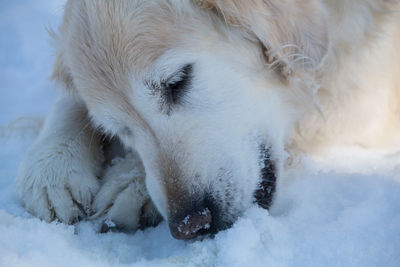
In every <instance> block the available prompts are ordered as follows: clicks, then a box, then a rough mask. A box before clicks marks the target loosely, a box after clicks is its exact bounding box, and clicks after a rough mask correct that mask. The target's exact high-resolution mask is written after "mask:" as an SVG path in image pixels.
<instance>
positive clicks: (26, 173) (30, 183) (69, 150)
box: [16, 139, 101, 224]
mask: <svg viewBox="0 0 400 267" xmlns="http://www.w3.org/2000/svg"><path fill="white" fill-rule="evenodd" d="M100 157H101V156H100V155H99V158H100ZM99 161H100V159H94V158H93V156H92V155H90V154H89V153H88V150H87V149H86V148H84V147H83V146H79V145H78V144H77V143H76V142H74V140H72V139H70V140H65V141H64V142H52V140H41V141H40V142H37V143H36V144H34V146H33V147H32V148H31V149H30V151H29V152H28V154H27V155H26V156H25V158H24V160H23V162H22V164H21V166H20V169H19V173H18V177H17V180H16V186H17V190H18V193H19V195H20V199H21V201H22V203H23V205H24V206H25V208H26V209H27V210H28V211H29V212H30V213H32V214H33V215H35V216H37V217H39V218H40V219H42V220H45V221H48V222H49V221H52V220H54V219H58V220H60V221H61V222H64V223H68V224H71V223H74V222H76V221H78V220H79V219H81V218H82V217H85V216H86V215H87V214H88V213H89V212H90V206H91V203H92V200H93V197H94V196H95V194H96V193H97V191H98V190H99V188H100V184H99V180H98V178H97V176H96V173H97V172H98V170H97V168H98V166H97V165H98V162H99Z"/></svg>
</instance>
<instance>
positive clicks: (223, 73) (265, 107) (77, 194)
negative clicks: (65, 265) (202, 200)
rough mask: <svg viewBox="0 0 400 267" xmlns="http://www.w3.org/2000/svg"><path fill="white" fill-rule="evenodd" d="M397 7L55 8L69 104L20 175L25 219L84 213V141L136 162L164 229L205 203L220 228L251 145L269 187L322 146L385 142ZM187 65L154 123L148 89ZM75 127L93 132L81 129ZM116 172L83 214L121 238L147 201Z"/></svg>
mask: <svg viewBox="0 0 400 267" xmlns="http://www.w3.org/2000/svg"><path fill="white" fill-rule="evenodd" d="M398 8H399V1H396V0H391V1H384V0H365V1H363V0H293V1H278V0H271V1H261V0H248V1H245V0H232V1H223V0H204V1H201V0H199V1H193V2H192V1H168V2H165V1H161V0H159V1H156V0H155V1H128V0H119V1H97V0H85V1H83V0H82V1H76V0H70V1H68V3H67V5H66V10H65V17H64V22H63V24H62V26H61V27H60V30H59V31H60V34H59V35H58V36H55V38H56V43H57V47H56V48H57V59H56V63H55V69H54V73H53V77H54V78H55V79H56V80H57V81H58V83H59V84H60V85H61V86H62V87H64V88H66V89H68V90H72V91H73V92H75V93H76V96H77V98H79V99H82V100H71V99H72V98H70V97H66V98H65V99H64V100H61V101H59V103H58V104H57V105H56V108H55V109H54V110H53V111H52V112H51V114H50V116H49V119H48V121H47V123H46V126H45V128H44V130H43V132H42V134H41V136H40V138H39V140H38V141H37V142H36V143H35V145H34V146H33V147H32V149H31V150H30V152H29V153H28V155H27V157H26V158H25V160H24V162H23V163H22V165H21V170H20V174H19V178H18V181H19V188H20V189H21V192H22V193H21V197H22V199H23V201H24V204H25V206H26V207H27V208H28V210H29V211H31V212H32V213H33V214H35V215H37V216H39V217H40V218H43V219H46V220H50V219H52V218H54V216H56V217H57V218H59V219H60V220H62V221H65V222H71V221H72V220H73V219H74V218H76V217H77V216H78V215H79V213H80V211H79V209H78V208H76V205H75V204H74V202H73V200H75V201H77V202H78V203H81V204H82V205H83V206H84V207H89V206H90V203H91V200H92V198H93V194H95V193H96V192H97V190H98V188H99V182H98V181H97V179H96V178H95V173H96V172H97V169H98V167H99V162H100V159H99V158H100V156H99V155H100V154H101V152H100V151H99V147H100V144H99V143H98V142H99V139H98V137H95V136H96V133H95V132H97V133H99V132H100V133H102V132H106V133H109V134H111V135H116V136H118V137H119V138H120V139H121V140H122V141H123V143H124V144H125V146H126V147H128V148H130V149H132V150H136V151H137V152H138V154H139V155H140V158H141V160H142V161H143V165H144V169H145V173H146V181H145V183H146V187H147V190H148V194H149V195H150V196H151V199H152V201H153V202H154V204H155V205H156V206H157V208H158V210H159V211H160V213H161V214H162V215H163V217H164V218H165V219H169V218H170V217H171V213H174V212H178V211H179V210H180V209H181V208H182V207H181V206H182V205H184V204H183V203H184V202H185V200H186V199H191V198H192V197H193V196H194V194H200V193H204V192H205V191H206V190H209V191H211V193H212V194H213V196H214V197H215V199H217V200H218V202H219V204H221V206H222V207H223V212H225V214H223V216H222V217H223V219H224V220H225V219H226V220H227V221H230V222H231V221H233V220H234V219H235V218H236V217H237V216H238V215H240V214H241V212H243V210H245V209H246V208H248V207H249V206H250V205H251V204H252V200H253V192H254V189H255V188H256V187H257V183H258V182H259V167H260V166H259V162H258V160H257V159H258V158H257V157H258V156H259V155H258V154H257V153H258V150H257V145H259V143H260V142H263V143H266V144H267V145H270V146H271V152H272V154H273V160H274V161H275V163H276V167H277V174H278V175H279V176H280V177H281V171H282V169H283V167H284V165H285V160H287V161H286V163H288V162H289V163H290V160H291V159H292V158H290V157H295V156H296V155H298V154H300V153H316V152H317V151H318V150H320V149H324V148H326V147H328V146H329V145H331V144H335V143H345V144H358V145H362V146H366V147H371V148H377V147H382V146H392V145H396V144H399V142H398V141H399V132H400V123H399V122H400V120H399V117H400V112H399V110H400V109H399V106H400V105H399V104H400V75H399V70H400V53H399V51H398V47H399V42H400V30H399V29H400V27H399V21H400V20H399V15H398V13H397V11H398ZM188 63H193V64H194V68H195V74H194V78H193V81H192V84H191V87H190V89H189V90H188V91H187V92H186V95H185V103H184V104H182V105H177V106H174V107H173V109H172V111H171V112H170V113H168V114H166V112H165V110H164V111H163V106H162V105H160V101H162V96H161V94H162V93H161V92H160V91H157V90H156V89H154V88H153V90H152V88H149V84H152V83H157V82H160V81H161V80H162V79H165V78H168V77H170V76H171V75H172V74H173V73H175V72H176V71H177V69H179V68H180V67H182V66H183V65H185V64H188ZM80 101H83V102H84V103H85V105H86V106H84V105H83V104H82V103H81V102H80ZM86 108H87V110H88V111H86ZM87 112H88V114H89V115H87ZM88 116H89V117H90V118H91V119H92V121H93V123H94V124H95V125H96V126H99V128H101V129H102V131H94V130H93V128H91V126H90V127H86V126H87V125H86V123H88V122H87V118H88ZM286 151H287V152H289V159H288V158H287V154H286ZM128 159H129V158H128ZM130 160H132V162H131V163H129V161H123V162H121V163H119V164H117V165H115V166H114V167H111V169H109V170H106V172H105V178H104V179H105V180H104V182H103V185H102V188H101V190H100V193H99V194H98V195H97V196H96V198H95V201H94V208H95V210H96V212H97V214H96V216H100V217H104V218H108V219H111V220H115V221H118V222H120V223H121V224H125V225H126V226H128V227H129V226H130V227H131V228H132V229H134V228H136V227H137V226H138V222H139V220H140V218H139V216H140V214H139V210H140V209H142V207H143V205H144V203H145V202H146V201H147V200H146V199H147V195H146V194H147V193H145V192H144V188H143V181H142V180H143V175H142V172H141V171H140V167H137V166H138V165H137V162H136V160H135V159H130ZM135 166H136V167H135ZM134 168H137V170H138V171H139V172H138V173H137V174H133V173H132V175H131V176H129V177H125V176H124V175H123V174H124V173H126V171H127V170H128V169H134ZM113 177H116V178H115V180H113ZM282 177H283V175H282ZM278 190H279V187H278ZM69 191H70V192H71V194H69ZM57 194H58V196H57ZM128 203H131V206H130V205H129V204H128ZM177 203H178V204H177ZM227 203H229V205H228V204H227ZM110 207H111V208H110ZM53 210H54V211H53ZM54 212H55V214H53V213H54ZM107 212H108V213H107ZM126 213H130V216H131V217H130V218H126V217H125V215H126Z"/></svg>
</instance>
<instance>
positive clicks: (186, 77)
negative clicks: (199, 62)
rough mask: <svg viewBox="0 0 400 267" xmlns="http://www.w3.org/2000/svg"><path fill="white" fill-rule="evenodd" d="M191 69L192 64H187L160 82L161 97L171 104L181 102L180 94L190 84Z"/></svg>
mask: <svg viewBox="0 0 400 267" xmlns="http://www.w3.org/2000/svg"><path fill="white" fill-rule="evenodd" d="M192 69H193V66H192V64H187V65H185V66H184V67H183V68H181V69H180V70H179V72H178V73H175V74H174V75H172V77H170V78H169V79H167V80H166V81H162V82H161V88H162V90H163V97H164V98H165V100H166V101H167V102H168V103H170V104H173V105H176V104H180V103H181V99H182V96H184V94H185V93H186V92H187V90H188V89H189V86H190V80H191V75H192Z"/></svg>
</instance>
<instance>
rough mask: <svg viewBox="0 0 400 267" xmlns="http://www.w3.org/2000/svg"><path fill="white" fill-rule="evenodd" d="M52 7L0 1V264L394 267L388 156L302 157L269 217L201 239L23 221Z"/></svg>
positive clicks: (396, 242)
mask: <svg viewBox="0 0 400 267" xmlns="http://www.w3.org/2000/svg"><path fill="white" fill-rule="evenodd" d="M62 3H63V1H62V0H52V1H49V0H35V1H23V0H1V2H0V32H1V36H2V38H0V80H1V85H0V92H1V98H0V147H1V149H0V266H119V265H129V266H253V267H255V266H400V179H398V178H396V177H399V174H400V167H398V166H400V164H399V163H400V152H399V153H396V151H390V152H389V151H380V152H377V151H375V152H372V151H365V150H362V149H360V148H337V149H336V150H335V151H330V152H329V153H327V154H326V155H324V156H323V157H321V158H319V159H307V158H306V159H304V160H303V163H302V166H303V167H302V168H301V169H300V168H297V169H296V170H293V175H292V176H293V182H292V183H291V184H290V185H288V186H287V187H286V188H284V189H283V190H282V191H281V192H280V194H279V197H278V199H277V201H276V203H275V205H274V208H273V210H272V211H271V215H268V213H267V212H265V211H264V210H262V209H259V208H256V207H254V208H252V209H251V210H249V211H248V212H247V213H246V214H245V215H244V216H243V217H242V218H241V219H240V220H239V221H238V222H237V223H236V224H235V225H234V227H233V228H231V229H229V230H227V231H223V232H221V233H219V234H217V235H216V237H215V238H214V239H207V240H203V241H196V242H183V241H177V240H174V239H172V237H171V236H170V234H169V231H168V228H167V225H166V224H165V223H162V224H161V225H160V226H158V227H157V228H154V229H148V230H146V231H139V232H137V233H136V234H123V233H107V234H98V233H96V231H95V227H94V226H93V225H92V224H91V223H89V222H81V223H79V224H78V225H76V226H67V225H64V224H58V223H51V224H48V223H44V222H41V221H40V220H38V219H36V218H34V217H32V216H31V215H29V214H28V213H26V212H25V211H24V209H23V208H22V207H21V206H20V204H19V203H18V201H17V200H16V197H15V195H14V192H13V187H12V184H13V180H14V178H15V176H16V172H17V168H18V164H19V162H20V160H21V157H22V156H23V154H24V153H25V151H26V150H27V148H28V147H29V145H30V144H31V143H32V142H33V140H34V139H35V137H36V136H37V134H38V131H39V129H40V125H41V122H42V118H43V116H44V114H45V112H46V111H47V110H48V108H49V106H50V103H51V102H52V100H53V98H54V93H53V88H52V85H51V84H50V82H48V81H47V79H46V77H47V76H48V75H49V73H50V69H51V62H52V53H51V49H50V48H49V38H48V37H47V34H46V32H45V27H46V26H53V27H55V26H56V25H57V24H58V22H59V20H60V16H61V13H62V8H61V7H62ZM20 117H25V118H22V119H18V118H20ZM338 159H340V160H338Z"/></svg>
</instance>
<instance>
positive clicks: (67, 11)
mask: <svg viewBox="0 0 400 267" xmlns="http://www.w3.org/2000/svg"><path fill="white" fill-rule="evenodd" d="M72 2H73V1H72V0H69V1H67V3H66V4H65V7H64V17H63V21H62V23H61V25H60V27H59V29H58V31H59V34H57V33H56V32H55V31H54V30H52V29H48V33H49V35H50V37H51V39H52V42H53V47H54V49H55V50H56V58H55V60H54V64H53V72H52V74H51V76H50V78H51V79H52V80H54V81H55V82H56V83H57V84H58V85H60V86H61V87H62V88H63V89H65V90H68V91H74V90H75V86H74V81H73V78H72V75H71V73H70V70H69V68H68V67H67V65H66V64H65V47H64V46H65V43H66V41H65V40H64V39H63V38H65V36H67V35H68V26H69V21H70V17H71V12H72V4H73V3H72Z"/></svg>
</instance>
